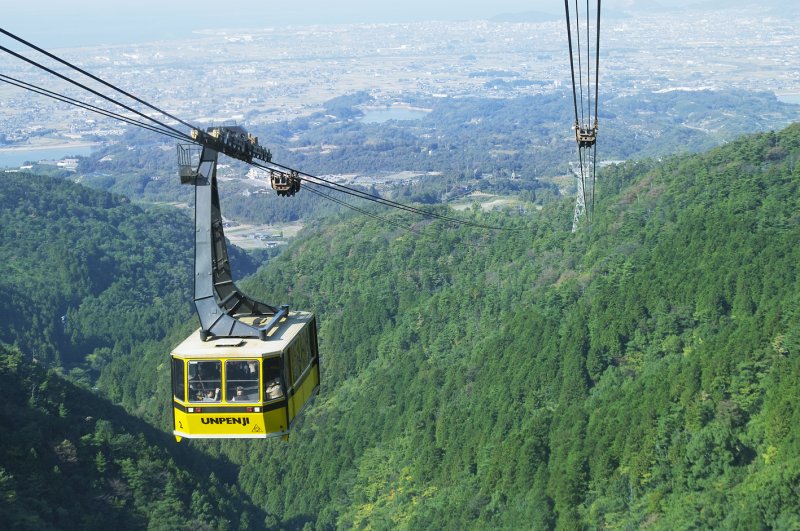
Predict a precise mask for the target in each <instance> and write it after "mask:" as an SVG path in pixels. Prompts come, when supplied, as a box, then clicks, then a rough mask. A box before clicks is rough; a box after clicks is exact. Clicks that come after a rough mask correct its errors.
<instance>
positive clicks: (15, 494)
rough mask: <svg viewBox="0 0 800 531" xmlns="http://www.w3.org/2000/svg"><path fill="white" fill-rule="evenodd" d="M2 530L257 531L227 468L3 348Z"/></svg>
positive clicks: (258, 514) (258, 517)
mask: <svg viewBox="0 0 800 531" xmlns="http://www.w3.org/2000/svg"><path fill="white" fill-rule="evenodd" d="M0 380H2V381H3V391H4V394H5V398H4V400H3V405H2V408H0V430H2V433H3V438H2V445H0V526H2V527H3V528H4V529H109V528H114V529H144V528H148V529H198V528H199V529H251V528H252V529H258V528H260V527H261V523H262V522H263V519H264V516H265V515H264V514H263V512H262V511H260V510H259V509H257V508H256V507H254V506H253V505H252V503H251V502H250V501H249V500H248V499H247V497H246V496H243V495H242V494H241V493H240V492H239V491H238V490H237V488H236V487H235V486H233V485H231V483H230V479H231V474H230V463H227V462H226V461H225V460H223V459H215V458H211V457H209V456H207V455H200V454H197V452H193V451H191V450H189V449H187V448H186V447H183V448H180V447H176V446H175V445H174V444H172V437H171V436H168V435H167V434H164V433H162V432H159V431H157V430H154V429H153V428H152V427H150V426H148V425H147V424H145V423H144V422H142V421H141V420H138V419H135V418H133V417H130V416H129V415H127V414H126V413H125V412H124V411H123V410H122V409H121V408H119V407H115V406H112V405H111V404H110V403H108V402H106V401H105V400H103V399H102V398H100V397H98V396H97V395H96V394H94V393H92V392H90V391H89V390H88V389H83V388H80V387H77V386H75V385H73V384H71V383H69V382H67V381H65V380H63V379H62V378H60V377H59V376H58V375H57V374H55V373H54V372H52V371H46V370H45V369H44V368H43V367H42V366H41V365H39V364H36V363H32V362H31V361H30V360H29V359H26V358H25V356H24V355H23V354H22V353H21V352H20V351H19V350H18V349H15V348H11V347H8V346H6V345H3V344H0Z"/></svg>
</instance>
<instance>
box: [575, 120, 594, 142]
mask: <svg viewBox="0 0 800 531" xmlns="http://www.w3.org/2000/svg"><path fill="white" fill-rule="evenodd" d="M575 140H576V141H577V142H578V147H592V146H593V145H594V144H595V142H596V141H597V125H595V126H594V127H591V128H589V127H575Z"/></svg>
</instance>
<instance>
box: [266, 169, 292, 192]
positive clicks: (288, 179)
mask: <svg viewBox="0 0 800 531" xmlns="http://www.w3.org/2000/svg"><path fill="white" fill-rule="evenodd" d="M269 180H270V185H271V186H272V188H273V190H275V192H276V193H277V194H278V195H280V196H283V197H287V196H292V195H294V194H296V193H297V192H299V191H300V174H299V173H298V172H297V171H296V170H291V171H290V172H289V173H286V172H282V171H280V170H275V169H271V170H269Z"/></svg>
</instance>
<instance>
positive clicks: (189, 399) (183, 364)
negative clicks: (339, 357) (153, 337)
mask: <svg viewBox="0 0 800 531" xmlns="http://www.w3.org/2000/svg"><path fill="white" fill-rule="evenodd" d="M260 319H261V318H255V319H253V320H252V324H254V325H256V326H258V324H259V323H258V321H259V320H260ZM318 358H319V357H318V352H317V337H316V322H315V318H314V316H313V315H312V314H310V313H308V312H289V313H288V314H287V315H286V316H285V317H282V318H281V319H280V321H279V322H277V323H275V324H274V325H273V326H272V328H271V330H269V332H268V339H267V340H266V341H264V340H262V339H261V338H258V337H255V338H253V337H250V338H236V337H216V338H211V339H206V340H203V339H202V338H201V331H200V330H197V331H195V332H194V333H193V334H192V335H191V336H189V337H188V338H186V339H185V340H184V341H183V342H182V343H181V344H180V345H178V346H177V347H176V348H175V349H174V350H173V351H172V394H173V412H174V417H175V428H174V435H175V437H176V438H177V439H178V440H180V439H181V438H182V437H189V438H198V437H199V438H266V437H270V436H276V435H288V433H289V427H290V426H291V424H292V421H293V420H294V418H295V417H296V416H297V415H298V414H299V413H300V411H301V410H302V409H303V407H304V406H305V405H306V403H307V402H308V400H309V398H311V397H312V396H313V395H314V394H315V393H316V392H317V390H318V389H319V363H318Z"/></svg>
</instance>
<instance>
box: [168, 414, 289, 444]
mask: <svg viewBox="0 0 800 531" xmlns="http://www.w3.org/2000/svg"><path fill="white" fill-rule="evenodd" d="M214 409H215V408H213V407H203V408H201V413H188V412H184V411H181V410H180V409H178V408H175V436H176V437H187V438H198V437H199V438H204V439H206V438H226V439H227V438H236V439H265V438H267V437H275V436H278V435H283V434H285V433H288V428H287V426H286V409H285V408H283V407H281V408H279V409H273V410H272V411H267V412H266V413H239V412H235V413H234V412H229V413H219V412H215V411H214Z"/></svg>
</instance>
